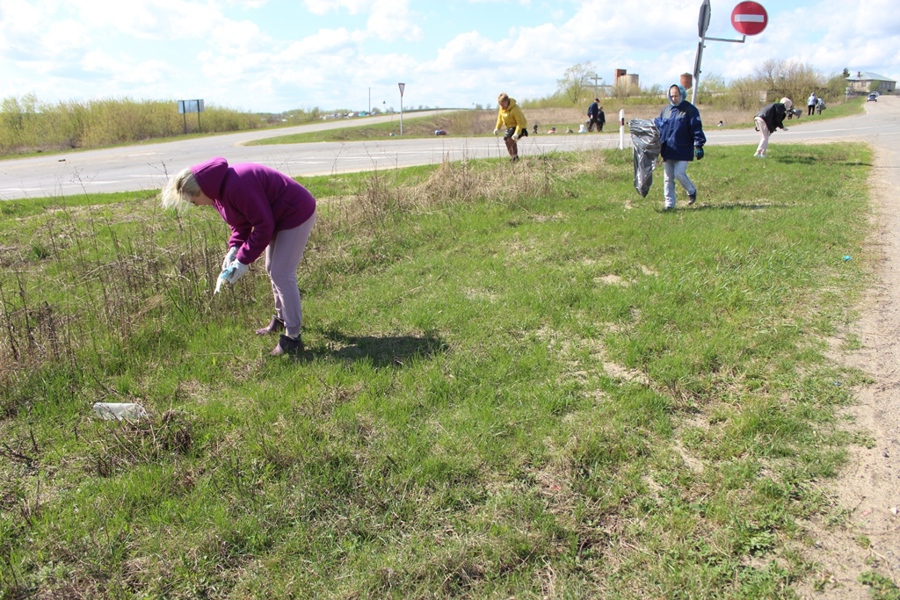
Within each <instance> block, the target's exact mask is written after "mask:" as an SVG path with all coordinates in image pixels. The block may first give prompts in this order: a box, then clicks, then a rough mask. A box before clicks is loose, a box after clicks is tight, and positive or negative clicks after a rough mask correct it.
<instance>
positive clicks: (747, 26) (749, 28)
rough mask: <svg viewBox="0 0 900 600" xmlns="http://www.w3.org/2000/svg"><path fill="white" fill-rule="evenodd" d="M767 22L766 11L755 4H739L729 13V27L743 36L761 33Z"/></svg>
mask: <svg viewBox="0 0 900 600" xmlns="http://www.w3.org/2000/svg"><path fill="white" fill-rule="evenodd" d="M768 22H769V15H768V14H766V9H765V8H763V7H762V5H761V4H759V3H757V2H740V3H738V5H737V6H735V7H734V10H733V11H731V25H732V26H733V27H734V28H735V29H737V31H738V33H743V34H744V35H756V34H757V33H762V30H763V29H765V28H766V23H768Z"/></svg>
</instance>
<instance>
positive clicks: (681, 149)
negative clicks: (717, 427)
mask: <svg viewBox="0 0 900 600" xmlns="http://www.w3.org/2000/svg"><path fill="white" fill-rule="evenodd" d="M668 97H669V105H668V106H666V107H665V108H663V109H662V112H661V113H660V114H659V117H657V118H656V120H655V121H654V123H656V127H657V128H658V129H659V142H660V155H661V156H662V159H663V167H664V170H665V179H664V182H665V186H664V187H665V207H664V208H665V210H670V209H673V208H675V181H676V180H677V181H678V183H680V184H681V187H683V188H684V191H686V192H687V194H688V204H689V205H690V204H693V203H694V202H696V201H697V187H696V186H695V185H694V184H693V182H691V180H690V178H689V177H688V175H687V167H688V163H689V162H690V161H692V160H694V158H696V159H697V160H700V159H701V158H703V146H704V145H705V144H706V136H705V135H704V134H703V123H702V122H701V120H700V111H699V110H697V107H696V106H694V105H693V104H691V103H690V102H688V101H687V100H685V99H684V98H685V91H684V88H683V87H681V86H680V85H677V84H673V85H672V86H671V87H669V92H668Z"/></svg>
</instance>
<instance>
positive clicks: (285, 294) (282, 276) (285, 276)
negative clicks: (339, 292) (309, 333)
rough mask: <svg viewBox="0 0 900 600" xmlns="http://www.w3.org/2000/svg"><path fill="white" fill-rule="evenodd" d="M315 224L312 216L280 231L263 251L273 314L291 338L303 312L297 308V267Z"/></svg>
mask: <svg viewBox="0 0 900 600" xmlns="http://www.w3.org/2000/svg"><path fill="white" fill-rule="evenodd" d="M315 223H316V215H315V213H313V215H312V216H311V217H310V218H309V219H307V220H306V222H304V223H303V224H301V225H299V226H297V227H294V228H293V229H285V230H282V231H279V232H278V233H276V234H275V237H274V238H272V241H271V242H269V246H268V247H267V248H266V273H268V274H269V279H271V280H272V295H274V296H275V314H277V315H278V316H279V317H280V318H281V319H283V320H284V328H285V329H286V332H285V333H287V334H288V335H289V336H291V337H296V336H298V335H300V326H301V325H302V324H303V309H302V308H301V307H300V288H298V287H297V267H298V266H299V265H300V261H301V260H302V259H303V251H304V250H306V243H307V242H308V241H309V235H310V234H311V233H312V228H313V225H315Z"/></svg>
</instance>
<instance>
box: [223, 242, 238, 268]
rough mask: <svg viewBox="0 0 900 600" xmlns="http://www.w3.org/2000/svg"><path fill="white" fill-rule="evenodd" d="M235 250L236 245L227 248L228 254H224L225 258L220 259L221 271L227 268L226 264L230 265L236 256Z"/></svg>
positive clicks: (236, 248) (236, 249)
mask: <svg viewBox="0 0 900 600" xmlns="http://www.w3.org/2000/svg"><path fill="white" fill-rule="evenodd" d="M237 251H238V247H237V246H232V247H231V248H229V249H228V254H226V255H225V259H224V260H223V261H222V270H223V271H224V270H225V269H227V268H228V265H230V264H231V263H232V262H234V257H235V256H237Z"/></svg>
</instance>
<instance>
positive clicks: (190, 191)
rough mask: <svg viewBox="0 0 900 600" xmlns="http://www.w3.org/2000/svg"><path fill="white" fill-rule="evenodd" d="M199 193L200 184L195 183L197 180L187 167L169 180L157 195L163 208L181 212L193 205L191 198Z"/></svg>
mask: <svg viewBox="0 0 900 600" xmlns="http://www.w3.org/2000/svg"><path fill="white" fill-rule="evenodd" d="M201 191H202V190H201V189H200V184H199V183H197V178H196V177H194V172H193V171H191V169H190V167H187V168H185V169H182V170H181V171H179V172H178V173H176V174H175V175H174V176H173V177H172V178H171V179H169V182H168V183H167V184H166V187H165V188H164V189H163V191H162V192H161V193H160V194H159V198H160V200H161V201H162V205H163V208H174V209H175V210H177V211H179V212H183V211H185V210H187V209H188V207H190V206H192V205H193V204H194V203H193V202H192V201H191V198H193V197H194V196H196V195H197V194H199V193H200V192H201Z"/></svg>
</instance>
